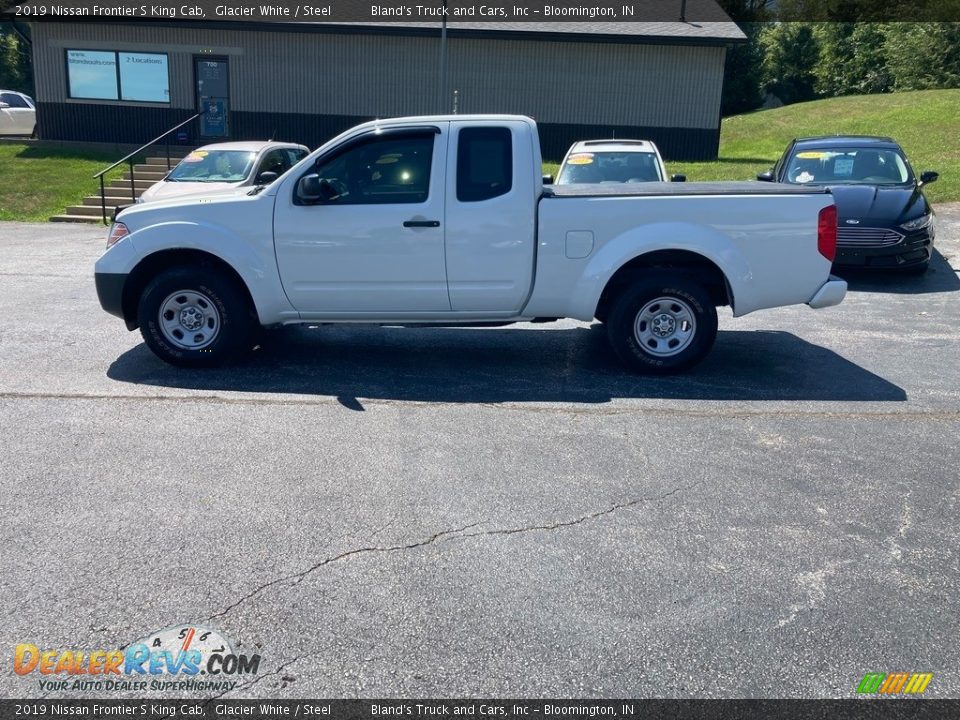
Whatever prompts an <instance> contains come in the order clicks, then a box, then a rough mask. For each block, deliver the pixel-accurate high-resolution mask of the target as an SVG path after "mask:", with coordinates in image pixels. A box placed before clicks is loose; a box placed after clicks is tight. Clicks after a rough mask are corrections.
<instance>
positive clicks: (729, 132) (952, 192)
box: [544, 90, 960, 202]
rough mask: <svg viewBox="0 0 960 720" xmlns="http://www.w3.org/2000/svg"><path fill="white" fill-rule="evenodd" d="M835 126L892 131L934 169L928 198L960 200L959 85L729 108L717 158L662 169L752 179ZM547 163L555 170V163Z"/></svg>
mask: <svg viewBox="0 0 960 720" xmlns="http://www.w3.org/2000/svg"><path fill="white" fill-rule="evenodd" d="M838 133H856V134H858V135H888V136H890V137H892V138H893V139H894V140H896V141H897V142H899V143H900V144H901V145H902V146H903V149H904V150H905V151H906V152H907V156H908V157H909V158H910V162H911V164H912V165H913V168H914V170H916V171H917V172H918V173H919V172H921V171H923V170H936V171H937V172H939V173H940V179H939V180H938V181H937V182H935V183H934V184H932V185H930V186H929V188H928V189H927V190H926V193H927V197H928V198H929V199H930V200H931V201H934V202H946V201H954V200H960V90H924V91H920V92H906V93H895V94H891V95H860V96H855V97H843V98H832V99H830V100H815V101H813V102H807V103H798V104H796V105H789V106H787V107H782V108H777V109H776V110H760V111H757V112H753V113H748V114H746V115H735V116H733V117H729V118H726V119H725V120H724V121H723V124H722V125H721V129H720V160H719V161H717V162H706V163H681V162H667V172H669V173H671V174H672V173H684V174H685V175H686V176H687V179H688V180H690V181H698V180H753V179H754V178H755V177H756V175H757V173H758V172H761V171H763V170H769V169H770V167H771V166H772V165H773V164H774V163H775V162H776V161H777V158H779V157H780V154H781V153H782V152H783V150H784V148H786V146H787V143H788V142H790V141H791V140H792V139H793V138H795V137H803V136H806V135H836V134H838ZM545 165H546V169H545V170H544V172H550V173H553V174H556V169H557V164H556V163H547V164H545Z"/></svg>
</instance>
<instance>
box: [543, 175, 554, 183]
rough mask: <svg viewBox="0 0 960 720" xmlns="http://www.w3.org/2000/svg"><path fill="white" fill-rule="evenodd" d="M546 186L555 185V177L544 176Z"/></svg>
mask: <svg viewBox="0 0 960 720" xmlns="http://www.w3.org/2000/svg"><path fill="white" fill-rule="evenodd" d="M543 184H544V185H553V175H544V176H543Z"/></svg>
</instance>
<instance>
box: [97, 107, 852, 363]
mask: <svg viewBox="0 0 960 720" xmlns="http://www.w3.org/2000/svg"><path fill="white" fill-rule="evenodd" d="M541 172H542V170H541V158H540V143H539V138H538V136H537V129H536V125H535V124H534V122H533V121H532V120H531V119H530V118H526V117H520V116H497V115H484V116H469V115H453V116H436V117H413V118H401V119H394V120H381V121H376V122H369V123H366V124H363V125H359V126H357V127H355V128H353V129H352V130H349V131H347V132H345V133H343V134H341V135H339V136H338V137H336V138H334V139H333V140H331V141H330V142H328V143H326V144H325V145H323V146H322V147H321V148H319V149H318V150H316V151H315V152H313V153H312V154H311V155H309V156H308V157H306V158H305V159H304V160H302V161H301V162H300V163H299V164H297V165H296V166H294V167H293V168H291V169H290V170H289V171H287V172H286V173H285V174H284V175H283V176H281V177H280V178H279V179H278V180H276V181H275V182H273V183H272V184H270V185H269V186H267V187H256V188H253V189H252V190H248V191H246V192H243V191H238V192H236V193H234V194H229V195H217V196H210V197H206V198H205V197H193V198H190V199H184V200H172V201H165V202H163V201H162V202H158V203H152V204H149V205H142V206H134V207H131V208H129V209H127V210H124V211H123V212H122V213H120V214H119V215H118V217H117V219H116V221H115V222H114V224H113V226H112V227H111V229H110V232H109V236H108V241H107V251H106V253H104V255H103V256H102V257H101V258H100V259H99V260H98V261H97V264H96V273H95V279H96V287H97V293H98V296H99V298H100V303H101V305H102V306H103V308H104V309H105V310H106V311H107V312H109V313H112V314H114V315H116V316H118V317H120V318H123V320H124V321H125V322H126V324H127V328H128V329H129V330H133V329H135V328H137V327H139V328H140V331H141V333H142V335H143V338H144V340H145V341H146V344H147V345H148V346H149V347H150V349H151V350H152V351H153V352H154V353H156V354H157V355H158V356H159V357H161V358H162V359H163V360H166V361H167V362H170V363H173V364H176V365H187V366H211V365H216V364H219V363H221V362H223V361H224V360H227V359H229V358H233V357H236V356H237V355H238V354H240V353H242V352H244V351H246V350H248V349H249V348H251V347H252V346H253V345H254V343H255V341H256V337H257V332H256V331H257V330H258V329H259V328H260V327H273V326H279V325H286V324H290V323H312V324H323V323H373V324H380V325H423V324H426V325H439V326H451V325H456V326H465V325H480V326H489V325H491V324H503V325H506V324H509V323H515V322H524V321H537V322H539V321H548V320H556V319H558V318H575V319H577V320H582V321H592V320H594V319H596V320H598V321H600V322H602V323H606V325H607V328H608V334H609V338H610V342H611V344H612V346H613V349H614V351H615V352H616V354H617V355H618V356H619V357H620V359H621V360H622V361H623V362H624V363H625V364H626V365H627V366H628V367H630V368H632V369H634V370H638V371H648V372H671V371H676V370H680V369H683V368H687V367H690V366H691V365H693V364H694V363H696V362H698V361H699V360H701V359H702V358H703V357H704V356H705V355H706V354H707V352H708V351H709V350H710V347H711V346H712V345H713V342H714V339H715V337H716V333H717V312H716V307H717V306H721V305H730V306H731V307H732V309H733V314H734V315H736V316H739V315H744V314H746V313H749V312H753V311H754V310H760V309H761V308H771V307H776V306H781V305H793V304H799V303H806V304H807V305H809V306H810V307H813V308H822V307H827V306H829V305H836V304H837V303H839V302H840V301H841V300H842V299H843V297H844V294H845V293H846V283H845V282H843V281H842V280H839V279H836V278H833V277H831V276H830V265H831V262H832V260H833V256H834V250H835V245H836V208H835V207H834V204H833V201H832V198H831V195H830V194H829V193H827V192H824V191H822V190H816V189H807V188H803V187H795V186H787V185H769V184H766V183H716V184H707V183H685V184H670V183H645V184H637V185H632V186H631V185H621V184H616V185H609V184H607V185H566V186H557V187H553V188H551V187H548V186H547V187H545V186H544V185H543V182H542V176H541Z"/></svg>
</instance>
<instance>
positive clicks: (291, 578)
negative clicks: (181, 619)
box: [207, 522, 480, 621]
mask: <svg viewBox="0 0 960 720" xmlns="http://www.w3.org/2000/svg"><path fill="white" fill-rule="evenodd" d="M479 524H480V523H479V522H473V523H470V524H469V525H464V526H463V527H460V528H454V529H453V530H441V531H440V532H437V533H434V534H433V535H431V536H430V537H428V538H426V539H424V540H418V541H416V542H412V543H407V544H405V545H384V546H379V545H371V546H367V547H361V548H354V549H353V550H347V551H345V552H342V553H340V554H339V555H333V556H331V557H328V558H325V559H323V560H321V561H320V562H318V563H316V564H314V565H311V566H310V567H308V568H307V569H306V570H301V571H300V572H297V573H292V574H290V575H284V576H282V577H279V578H276V579H274V580H271V581H270V582H267V583H263V584H262V585H259V586H257V587H256V588H254V589H253V590H251V591H250V592H248V593H247V594H246V595H244V596H243V597H241V598H240V599H239V600H237V601H236V602H234V603H231V604H230V605H228V606H227V607H226V608H224V609H223V610H221V611H220V612H217V613H214V614H213V615H211V616H210V617H208V618H207V620H208V621H210V620H216V619H218V618H222V617H224V616H225V615H227V614H229V613H230V612H231V611H232V610H234V609H235V608H237V607H239V606H240V605H242V604H243V603H245V602H247V601H248V600H251V599H252V598H254V597H256V596H257V595H259V594H260V593H262V592H263V591H264V590H267V589H269V588H272V587H274V586H275V585H280V584H281V583H287V582H292V583H293V584H294V585H298V584H300V583H301V582H303V580H305V579H306V577H307V576H308V575H310V574H312V573H314V572H316V571H317V570H319V569H320V568H323V567H326V566H327V565H332V564H333V563H336V562H340V561H341V560H346V559H348V558H351V557H354V556H356V555H367V554H371V553H392V552H402V551H406V550H416V549H417V548H421V547H424V546H426V545H432V544H433V543H435V542H437V541H438V540H443V539H445V538H447V537H449V536H454V535H457V534H458V533H462V532H464V531H465V530H469V529H470V528H473V527H476V526H477V525H479Z"/></svg>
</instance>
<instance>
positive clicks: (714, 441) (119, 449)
mask: <svg viewBox="0 0 960 720" xmlns="http://www.w3.org/2000/svg"><path fill="white" fill-rule="evenodd" d="M938 212H939V221H940V222H939V227H938V241H937V242H938V247H939V250H940V253H939V254H938V255H937V257H936V258H935V261H934V263H933V267H932V269H931V272H930V273H928V275H927V276H925V277H923V278H905V277H896V276H879V277H869V276H852V277H851V281H852V292H851V293H850V294H849V295H848V298H847V300H846V301H845V303H844V304H843V305H841V306H839V307H837V308H830V309H826V310H822V311H812V310H810V309H808V308H806V307H799V308H786V309H781V310H774V311H765V312H760V313H756V314H754V315H750V316H748V317H745V318H740V319H733V318H731V317H730V313H729V311H728V310H725V311H723V312H722V313H721V332H720V335H719V338H718V342H717V346H716V348H715V349H714V351H713V354H712V355H711V356H710V358H709V359H708V360H707V361H706V362H705V363H704V364H703V365H702V366H700V367H699V368H697V369H696V370H695V371H693V372H691V373H689V374H686V375H682V376H678V377H673V378H666V379H654V378H648V377H636V376H631V375H627V374H625V373H624V372H623V371H622V370H621V369H620V367H619V366H618V365H617V364H616V363H615V361H614V360H613V359H612V357H611V355H610V353H609V352H608V350H607V346H606V342H605V338H604V335H603V331H602V330H601V329H600V327H599V326H590V325H586V324H581V323H575V322H562V323H557V324H554V325H546V326H544V325H536V326H534V325H520V326H515V327H511V328H505V329H482V330H461V329H406V330H404V329H381V328H359V329H358V328H290V329H285V330H281V331H278V332H277V333H275V334H273V335H272V336H271V337H270V339H269V340H268V341H267V343H266V344H265V346H264V348H263V349H261V350H260V351H259V352H258V353H256V354H255V355H254V356H253V357H252V358H251V359H250V360H249V361H248V362H247V363H245V364H243V365H242V366H239V367H234V368H228V369H223V370H217V371H211V372H202V373H201V372H195V371H184V370H177V369H174V368H171V367H168V366H165V365H163V364H162V363H161V362H160V361H159V360H157V359H155V358H154V357H153V356H152V355H151V354H150V352H149V351H148V350H147V349H146V348H145V346H144V345H143V344H142V342H141V340H140V336H139V334H138V333H132V334H131V333H128V332H126V330H125V329H124V328H123V327H122V324H121V323H120V322H119V321H118V320H116V319H115V318H112V317H110V316H107V315H106V314H104V313H103V312H102V311H101V310H100V308H99V305H98V304H97V300H96V297H95V292H94V287H93V275H92V263H93V261H94V260H95V258H96V257H97V256H98V254H99V253H100V251H101V250H102V247H103V242H104V232H103V230H102V229H101V228H97V227H93V228H91V227H77V226H66V225H18V224H12V223H5V224H0V248H2V251H0V258H2V260H0V277H2V280H0V408H2V410H0V443H2V453H0V458H2V462H0V495H2V498H3V500H2V505H3V520H2V522H0V538H2V548H3V551H2V553H0V577H2V580H0V588H2V599H3V602H2V603H0V613H2V622H0V639H2V640H0V647H2V648H3V652H2V659H0V696H2V697H39V696H43V695H50V696H56V695H58V694H59V695H68V696H70V697H77V694H76V693H56V692H53V693H45V692H42V691H41V690H40V689H39V687H38V685H37V680H36V675H33V676H28V677H19V676H16V675H14V673H13V672H12V670H11V656H12V648H13V646H14V645H16V644H17V643H25V642H30V643H34V644H37V645H39V646H43V647H50V648H55V647H62V648H68V647H76V648H106V649H111V648H115V647H118V646H123V645H126V644H128V643H130V642H131V641H133V640H135V639H137V638H141V637H144V636H146V635H148V634H150V633H151V632H153V631H155V630H160V629H162V628H167V627H170V626H175V625H178V624H180V623H192V624H199V625H201V626H204V627H213V628H217V629H219V630H220V631H222V632H223V633H224V634H225V635H226V636H228V637H229V638H231V639H232V640H233V641H234V644H235V645H236V646H239V647H241V648H243V649H245V650H247V651H252V649H255V651H256V652H257V653H259V654H260V655H261V656H262V663H263V664H262V667H261V671H260V673H259V674H258V675H256V676H248V677H246V678H241V679H239V682H238V685H237V686H236V688H235V689H234V690H233V691H231V692H230V693H229V695H228V697H256V696H264V697H268V696H269V697H278V696H279V697H296V698H305V697H354V696H361V697H394V696H411V697H457V696H501V697H540V696H552V697H580V696H589V697H594V696H597V697H599V696H608V697H617V696H619V697H644V696H666V697H688V696H693V697H725V696H734V697H755V696H756V697H851V696H853V694H854V690H855V688H856V684H857V683H858V682H859V680H860V678H861V677H862V676H863V674H864V673H865V672H893V671H924V672H933V673H934V679H933V681H932V682H931V684H930V686H929V688H928V690H927V692H926V695H928V696H932V697H953V696H958V695H960V676H958V674H957V669H958V668H960V650H958V647H960V646H958V644H957V642H956V638H957V636H958V630H960V612H958V611H960V600H958V598H960V558H958V548H960V543H958V531H957V516H958V512H957V511H958V479H960V470H958V468H960V443H958V442H957V437H958V434H960V361H958V358H960V302H958V301H960V279H958V277H957V274H956V273H955V272H954V269H955V268H960V205H954V206H952V207H948V206H944V207H941V208H939V209H938ZM951 265H952V266H953V267H951ZM134 694H142V693H134ZM187 694H190V693H187ZM190 695H191V696H196V695H197V694H196V693H193V694H190Z"/></svg>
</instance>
